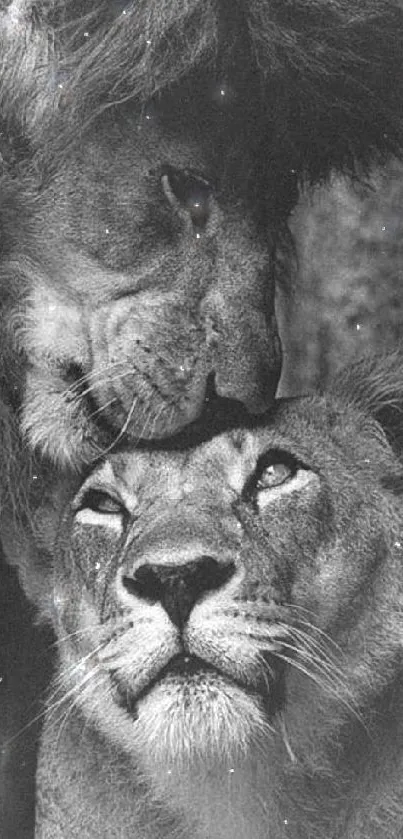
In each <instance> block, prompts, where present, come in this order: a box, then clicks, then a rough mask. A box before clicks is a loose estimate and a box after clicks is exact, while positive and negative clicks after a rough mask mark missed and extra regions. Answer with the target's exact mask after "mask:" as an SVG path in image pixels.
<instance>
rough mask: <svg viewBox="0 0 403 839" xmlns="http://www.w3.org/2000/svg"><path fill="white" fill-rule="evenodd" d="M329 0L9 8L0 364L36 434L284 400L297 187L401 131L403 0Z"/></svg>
mask: <svg viewBox="0 0 403 839" xmlns="http://www.w3.org/2000/svg"><path fill="white" fill-rule="evenodd" d="M320 5H321V11H320V15H319V17H318V13H317V4H316V2H309V0H306V2H304V3H303V4H302V11H301V9H300V4H299V3H298V2H295V3H288V4H286V5H285V6H284V4H281V3H274V4H272V3H263V2H261V0H242V2H238V3H237V4H235V6H234V4H232V3H227V2H225V1H224V0H217V2H212V1H211V2H210V0H209V2H205V0H192V2H188V0H186V2H182V1H181V2H174V3H161V2H160V0H140V2H135V3H134V2H133V3H132V2H127V3H125V2H122V0H88V2H86V4H85V7H84V6H83V4H82V3H78V2H75V0H68V1H67V0H56V1H55V2H52V3H39V4H38V3H37V2H33V0H3V2H1V3H0V165H1V189H0V236H1V254H0V290H1V294H0V298H1V313H0V317H1V319H0V335H1V341H2V346H1V353H0V378H1V389H2V398H3V399H4V401H7V402H8V403H9V404H11V405H12V406H13V408H14V409H16V411H17V412H18V419H19V420H21V427H22V430H23V432H24V433H25V435H26V437H27V439H28V443H29V446H30V448H31V450H32V449H35V448H37V449H38V450H39V451H40V452H41V453H45V454H47V455H48V456H49V457H50V459H51V460H52V461H53V462H56V463H58V465H60V464H64V465H65V464H66V463H73V464H75V465H81V464H82V463H83V462H90V461H93V460H94V458H96V457H98V456H99V454H100V451H105V450H106V448H108V447H110V446H111V445H112V444H113V442H114V441H115V440H116V438H119V439H120V440H122V439H125V440H126V441H128V440H131V441H133V440H137V439H139V438H143V439H150V438H163V437H168V436H171V435H173V434H175V433H176V432H178V431H180V430H181V429H182V428H183V427H184V426H187V425H188V424H190V423H192V422H193V421H194V420H195V419H196V418H197V417H198V416H199V415H200V414H201V413H202V410H203V407H204V403H205V399H206V398H207V400H209V402H210V403H211V402H212V400H213V398H215V396H217V395H218V396H219V397H221V398H222V397H224V398H227V399H228V398H229V399H232V400H237V401H238V402H240V403H243V404H244V405H246V406H247V409H248V410H249V411H250V413H252V414H258V413H260V412H262V411H264V410H265V409H266V408H267V407H268V406H269V404H270V402H271V400H272V398H273V395H274V391H275V388H276V383H277V380H278V375H279V370H280V345H279V339H278V336H277V327H276V319H275V309H274V286H275V278H276V276H277V275H278V267H279V266H281V268H282V270H284V260H282V259H281V260H279V259H278V256H279V253H280V252H281V251H282V246H283V244H284V240H285V239H286V224H287V218H288V216H289V213H290V211H291V209H292V208H293V206H294V205H295V203H296V201H297V197H298V189H297V187H298V185H299V184H301V183H302V182H304V181H306V180H308V181H309V182H318V181H323V179H324V178H326V177H327V176H328V175H329V173H330V172H331V171H332V169H337V170H346V171H351V170H353V169H354V166H355V164H356V163H357V162H358V163H359V164H362V163H363V164H364V165H367V164H368V163H369V162H370V161H372V160H373V159H374V158H375V159H377V157H378V156H381V157H382V156H383V155H384V154H386V153H388V152H391V151H393V152H397V153H399V152H400V150H401V144H402V138H401V101H402V96H401V86H400V81H399V80H400V78H401V75H402V73H401V69H402V54H403V51H402V50H401V45H400V42H399V40H398V39H397V37H396V33H397V32H399V31H400V29H401V24H402V10H401V8H400V5H399V4H398V3H396V2H395V0H386V2H380V0H379V4H378V3H376V2H375V3H374V2H373V0H371V2H370V3H368V4H367V3H364V5H363V3H362V0H351V2H350V3H349V4H348V5H347V6H346V5H345V4H344V3H337V2H336V3H335V2H333V0H332V2H330V0H322V2H321V4H320ZM385 78H386V79H389V78H393V84H389V83H388V84H387V85H385V83H384V79H385Z"/></svg>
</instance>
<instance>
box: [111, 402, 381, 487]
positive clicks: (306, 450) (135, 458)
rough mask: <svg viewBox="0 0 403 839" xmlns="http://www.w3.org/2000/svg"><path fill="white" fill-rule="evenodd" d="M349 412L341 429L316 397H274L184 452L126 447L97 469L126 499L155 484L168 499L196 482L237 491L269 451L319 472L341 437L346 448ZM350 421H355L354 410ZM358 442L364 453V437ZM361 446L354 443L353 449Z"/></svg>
mask: <svg viewBox="0 0 403 839" xmlns="http://www.w3.org/2000/svg"><path fill="white" fill-rule="evenodd" d="M348 416H349V412H348V410H347V409H345V410H344V412H343V420H342V422H341V415H340V427H339V426H338V419H337V418H338V412H337V410H336V412H335V411H334V409H333V408H332V407H330V406H329V404H328V402H327V401H326V400H325V399H324V398H322V397H320V396H318V395H315V396H310V397H306V398H299V399H283V400H277V402H276V405H275V408H274V410H272V411H270V412H269V413H268V414H267V415H265V416H264V417H263V418H261V419H260V420H259V422H258V423H256V424H254V425H252V424H251V425H250V426H249V427H243V428H235V429H231V430H228V431H224V432H223V433H221V434H218V435H217V436H215V437H213V438H212V439H211V440H208V441H207V442H205V443H202V444H200V445H197V446H194V447H190V448H187V449H185V450H169V451H168V450H162V449H155V450H150V449H147V450H139V449H135V448H130V449H125V450H124V451H120V452H117V453H115V454H112V455H111V456H110V457H108V459H107V461H105V462H104V463H102V464H101V465H100V466H98V467H97V470H96V472H97V474H98V476H99V480H100V482H101V483H102V484H103V485H104V486H107V485H110V486H111V487H112V486H118V487H119V491H120V492H121V494H122V497H123V498H125V499H127V500H129V499H130V497H131V496H132V495H133V493H136V492H145V493H148V492H150V495H151V496H152V495H153V494H155V489H156V487H158V495H159V496H160V497H161V496H164V497H165V498H166V499H167V500H168V499H171V500H174V499H176V498H179V497H180V496H181V495H182V494H187V493H188V492H193V491H194V489H195V487H196V486H197V487H199V488H201V487H206V486H210V487H217V485H218V484H220V485H221V486H222V487H225V488H227V489H229V490H232V491H234V492H235V493H240V492H241V491H242V488H243V487H244V486H245V482H246V481H247V480H248V477H249V476H250V474H251V473H252V472H253V471H254V470H255V468H256V464H257V462H258V461H259V458H261V456H262V455H263V454H264V453H265V452H267V451H268V450H272V451H273V452H274V453H279V454H283V453H287V454H289V455H291V456H293V457H295V458H296V459H297V460H299V461H301V462H302V463H305V464H306V465H307V466H308V467H309V468H311V469H313V470H314V471H315V470H316V471H320V470H321V468H323V467H324V465H325V461H326V463H327V465H329V464H330V463H331V462H332V460H334V461H337V459H338V457H339V444H340V435H342V437H343V445H345V448H346V450H348V448H349V447H350V441H349V431H350V428H349V420H348V419H347V417H348ZM350 422H351V423H354V411H353V410H352V411H351V417H350ZM343 426H344V428H345V432H346V433H345V434H344V433H343ZM362 446H363V452H364V453H365V450H366V449H365V443H364V436H362ZM359 448H360V446H359V445H358V443H357V441H355V445H354V449H355V451H356V453H358V451H359ZM358 456H359V455H358Z"/></svg>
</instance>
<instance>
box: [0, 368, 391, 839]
mask: <svg viewBox="0 0 403 839" xmlns="http://www.w3.org/2000/svg"><path fill="white" fill-rule="evenodd" d="M401 371H402V359H401V356H399V355H398V354H396V356H394V357H392V358H390V359H388V360H387V361H385V362H384V363H383V364H382V362H377V363H375V362H373V361H371V360H369V361H365V362H363V363H361V364H360V365H358V366H357V367H356V368H354V369H353V370H352V371H350V372H349V373H347V374H344V375H342V376H340V377H339V378H338V379H337V380H336V381H335V382H334V383H333V387H332V388H331V389H330V391H329V392H328V393H326V394H323V395H314V396H311V397H305V398H302V399H296V400H281V401H279V402H278V403H277V405H276V407H275V409H274V411H272V412H271V414H270V415H268V416H265V417H263V418H262V420H261V421H260V422H259V423H258V424H256V423H250V424H249V427H244V428H242V429H237V430H233V431H229V432H226V433H223V434H220V435H218V436H217V437H214V438H213V439H212V440H210V441H208V442H205V443H204V444H201V445H200V446H198V447H196V448H192V449H188V450H178V451H175V449H173V450H172V451H170V452H169V451H166V450H165V451H163V450H160V449H158V448H156V449H155V450H154V451H150V450H144V451H139V450H133V449H131V450H125V451H121V452H120V453H115V454H113V455H110V456H109V457H108V458H106V459H105V460H104V461H103V462H102V463H100V464H99V465H98V466H97V467H96V468H95V469H93V470H92V471H91V473H90V474H89V475H88V476H87V477H86V479H85V480H84V482H83V483H82V484H81V485H80V483H79V481H75V482H74V481H73V482H72V483H71V484H70V485H68V483H67V482H66V481H61V482H59V485H57V482H55V483H54V485H53V486H50V485H49V481H46V480H44V481H43V487H42V488H43V493H42V497H40V496H39V495H38V496H37V498H36V500H35V501H33V503H32V507H33V517H32V522H33V525H34V530H33V531H32V530H31V531H30V529H29V528H26V529H25V534H26V536H25V541H24V539H23V538H22V535H21V534H22V529H21V527H19V528H15V527H13V524H12V519H10V525H9V529H8V532H7V539H6V544H7V545H8V549H9V553H10V556H12V557H13V558H14V561H15V560H16V558H17V562H18V566H19V571H20V575H21V579H22V581H23V585H24V588H25V590H26V592H27V594H28V595H29V597H30V598H31V599H32V600H33V601H34V602H35V603H36V606H37V608H38V609H39V612H40V614H41V615H42V618H43V619H45V620H47V621H50V623H51V625H52V626H53V628H54V631H55V633H56V636H57V639H58V668H57V675H56V679H55V682H54V685H53V687H52V690H51V692H50V695H49V698H48V702H47V708H46V715H45V726H44V732H43V737H42V744H41V751H40V759H39V768H38V779H37V784H38V787H37V828H36V839H59V837H60V839H76V837H80V839H95V837H97V839H101V837H105V839H106V837H108V839H110V837H115V836H116V837H120V839H123V837H126V836H127V837H129V836H130V837H134V839H148V838H149V837H153V839H156V837H158V839H179V837H181V839H190V837H192V839H268V838H269V839H285V837H291V839H311V837H312V836H315V837H317V839H380V838H381V837H382V839H398V837H400V836H401V834H402V830H403V808H402V805H401V800H402V769H403V752H402V737H403V721H402V713H401V708H402V699H403V682H402V638H403V624H402V614H401V602H402V594H403V572H402V561H401V554H402V550H403V534H402V461H401V452H402V449H401V445H400V443H399V441H398V438H397V436H396V434H395V433H394V429H395V427H396V417H397V416H398V415H400V413H401V410H402V407H403V378H402V372H401ZM391 439H393V445H391V442H390V440H391ZM38 480H39V481H40V480H41V476H40V475H38Z"/></svg>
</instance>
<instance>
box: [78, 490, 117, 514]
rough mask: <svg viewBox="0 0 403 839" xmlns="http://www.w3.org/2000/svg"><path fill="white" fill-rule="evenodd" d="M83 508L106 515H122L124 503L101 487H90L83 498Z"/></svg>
mask: <svg viewBox="0 0 403 839" xmlns="http://www.w3.org/2000/svg"><path fill="white" fill-rule="evenodd" d="M80 507H81V509H82V510H83V509H87V510H93V511H94V512H95V513H103V514H105V515H122V513H123V512H124V510H123V507H122V505H121V504H120V503H119V501H117V500H116V499H115V498H113V497H112V495H109V494H108V493H107V492H103V491H102V490H99V489H89V490H88V492H86V493H85V495H84V498H83V499H82V502H81V505H80Z"/></svg>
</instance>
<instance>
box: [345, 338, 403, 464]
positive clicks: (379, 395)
mask: <svg viewBox="0 0 403 839" xmlns="http://www.w3.org/2000/svg"><path fill="white" fill-rule="evenodd" d="M330 389H331V392H332V394H334V395H336V396H339V397H340V398H341V399H343V400H344V401H346V402H347V403H348V404H350V405H355V406H356V407H358V408H361V409H362V410H363V411H365V413H366V414H369V415H371V416H372V417H373V418H374V419H376V420H377V422H379V424H380V425H381V426H382V428H383V430H384V432H385V434H386V436H387V438H388V440H389V442H390V443H391V445H392V446H393V448H394V449H395V450H396V451H397V453H398V454H400V455H402V454H403V351H402V350H396V351H395V352H391V353H388V355H381V356H373V355H368V356H364V357H363V358H362V359H360V360H359V361H358V362H357V363H355V364H353V365H351V366H350V367H347V368H345V369H343V370H342V371H341V372H340V373H338V374H337V375H336V377H335V379H334V381H333V383H332V385H331V388H330Z"/></svg>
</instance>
